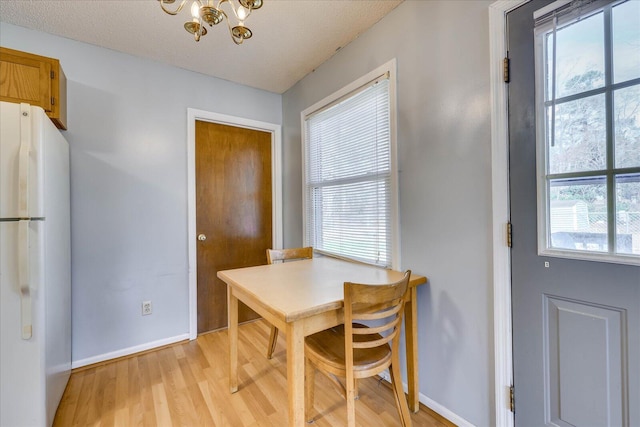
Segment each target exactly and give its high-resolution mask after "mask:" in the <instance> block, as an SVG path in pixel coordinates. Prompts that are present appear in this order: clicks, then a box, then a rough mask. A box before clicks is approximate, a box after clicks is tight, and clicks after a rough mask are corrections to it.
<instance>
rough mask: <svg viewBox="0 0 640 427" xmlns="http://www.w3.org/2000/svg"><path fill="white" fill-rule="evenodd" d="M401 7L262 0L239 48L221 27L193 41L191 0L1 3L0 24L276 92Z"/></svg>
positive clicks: (389, 2)
mask: <svg viewBox="0 0 640 427" xmlns="http://www.w3.org/2000/svg"><path fill="white" fill-rule="evenodd" d="M401 2H402V0H376V1H373V0H371V1H369V0H264V5H263V6H262V8H260V9H258V10H256V11H254V12H253V13H252V14H251V16H250V17H249V18H248V19H247V21H246V22H245V24H246V25H247V27H249V28H250V29H251V30H252V31H253V37H252V38H251V39H250V40H247V41H245V42H244V43H243V44H242V45H240V46H237V45H235V44H234V43H233V41H232V40H231V38H230V36H229V34H228V30H227V27H226V25H225V24H224V23H222V24H220V25H218V26H215V27H213V28H210V27H208V26H207V27H206V28H207V30H209V33H208V34H207V35H206V36H204V37H203V38H202V39H201V40H200V42H198V43H196V42H195V41H194V40H193V36H192V35H190V34H189V33H187V32H186V31H185V30H184V28H183V24H184V22H186V21H187V20H189V18H190V12H189V10H188V9H189V6H190V3H191V2H188V4H187V5H186V6H185V8H184V10H182V12H181V13H180V14H179V15H177V16H170V15H167V14H165V13H164V12H163V11H162V10H161V9H160V4H159V3H158V1H157V0H85V1H80V0H66V1H50V0H1V1H0V20H1V21H2V22H8V23H10V24H15V25H19V26H22V27H27V28H31V29H34V30H39V31H44V32H47V33H50V34H55V35H58V36H62V37H66V38H70V39H73V40H79V41H83V42H86V43H91V44H94V45H98V46H102V47H106V48H109V49H114V50H117V51H120V52H125V53H129V54H132V55H136V56H140V57H144V58H149V59H152V60H156V61H159V62H163V63H167V64H171V65H175V66H177V67H181V68H185V69H188V70H192V71H196V72H199V73H203V74H207V75H211V76H215V77H219V78H222V79H226V80H230V81H233V82H237V83H241V84H244V85H248V86H252V87H256V88H259V89H264V90H268V91H271V92H275V93H282V92H284V91H286V90H287V89H289V88H290V87H291V86H293V85H294V84H295V83H296V82H297V81H298V80H300V79H301V78H303V77H304V76H305V75H307V74H308V73H310V72H311V71H313V69H315V68H316V67H317V66H319V65H320V64H322V63H323V62H324V61H326V60H327V59H329V58H330V57H331V56H332V55H333V54H334V53H335V52H336V50H338V49H340V48H341V47H343V46H345V45H347V44H348V43H349V42H350V41H352V40H353V39H355V38H356V37H357V36H358V35H359V34H361V33H363V32H364V31H366V30H367V29H368V28H369V27H371V26H372V25H373V24H375V23H376V22H378V21H379V20H380V19H381V18H382V17H383V16H384V15H386V14H387V13H389V12H390V11H391V10H393V9H394V8H395V7H396V6H397V5H398V4H400V3H401ZM176 4H177V2H176ZM174 7H175V5H174Z"/></svg>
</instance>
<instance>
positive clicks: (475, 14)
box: [282, 1, 494, 426]
mask: <svg viewBox="0 0 640 427" xmlns="http://www.w3.org/2000/svg"><path fill="white" fill-rule="evenodd" d="M490 3H491V1H405V2H404V3H403V4H401V5H400V6H399V7H398V8H396V9H395V10H394V11H393V12H392V13H391V14H389V15H388V16H386V17H385V18H383V19H382V20H381V21H380V22H379V23H378V24H376V26H374V27H373V28H372V29H371V30H369V31H367V32H366V33H364V34H362V35H361V36H360V37H359V38H358V39H356V40H355V41H354V42H352V43H351V44H349V45H348V46H346V47H345V48H343V49H342V50H340V51H339V52H338V53H337V54H336V55H335V56H334V57H333V58H332V59H330V60H329V61H327V62H326V63H324V64H323V65H322V66H320V67H318V68H317V69H316V70H315V72H313V73H312V74H310V75H308V76H306V77H305V78H304V79H303V80H301V81H300V82H299V83H298V84H297V85H295V86H294V87H293V88H291V89H290V90H289V91H287V92H286V93H285V94H284V96H283V101H282V103H283V120H284V126H283V135H284V141H283V142H284V175H285V176H284V182H285V186H284V196H285V200H284V223H285V233H284V234H285V245H287V246H296V245H299V244H300V243H301V242H302V210H301V202H302V182H301V135H300V111H302V110H303V109H305V108H307V107H309V106H310V105H312V104H314V103H315V102H317V101H319V100H321V99H322V98H324V97H325V96H327V95H329V94H331V93H333V92H334V91H336V90H338V89H340V88H342V87H343V86H345V85H347V84H348V83H350V82H352V81H354V80H355V79H357V78H358V77H360V76H362V75H364V74H366V73H367V72H369V71H371V70H373V69H374V68H376V67H377V66H379V65H381V64H383V63H385V62H386V61H388V60H390V59H391V58H394V57H395V58H396V59H397V64H398V73H397V76H398V96H397V98H398V155H399V169H400V220H401V239H402V246H401V248H402V268H411V269H412V270H413V271H415V272H416V273H419V274H424V275H426V276H427V277H428V278H429V283H428V285H426V286H422V287H421V288H419V291H418V297H419V309H418V312H419V313H418V318H419V344H420V347H419V356H420V366H419V368H420V391H421V393H422V394H424V395H425V396H426V397H427V399H425V401H427V402H428V403H435V404H436V405H439V406H442V407H444V408H446V409H448V410H450V411H452V412H453V413H454V414H457V416H459V417H461V418H463V419H464V420H466V421H468V422H471V423H473V424H476V425H478V426H489V425H492V424H493V422H492V420H493V419H494V414H493V409H492V408H493V400H494V399H493V351H492V349H493V340H492V333H491V331H492V328H493V323H492V322H493V317H492V302H491V301H492V282H491V280H492V277H491V270H490V267H491V265H492V262H491V253H492V245H491V164H490V160H491V141H490V99H489V97H490V93H489V29H488V28H489V23H488V6H489V4H490Z"/></svg>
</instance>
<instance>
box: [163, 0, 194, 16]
mask: <svg viewBox="0 0 640 427" xmlns="http://www.w3.org/2000/svg"><path fill="white" fill-rule="evenodd" d="M159 1H160V7H161V8H162V10H163V11H165V13H168V14H169V15H174V16H175V15H177V14H178V13H180V11H181V10H182V8H183V7H184V5H185V4H186V3H187V0H182V1H181V2H180V5H179V6H178V8H177V9H176V10H169V9H167V8H166V7H164V0H159Z"/></svg>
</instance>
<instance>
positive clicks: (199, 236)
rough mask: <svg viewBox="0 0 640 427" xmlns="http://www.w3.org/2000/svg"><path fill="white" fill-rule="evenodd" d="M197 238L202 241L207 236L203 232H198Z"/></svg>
mask: <svg viewBox="0 0 640 427" xmlns="http://www.w3.org/2000/svg"><path fill="white" fill-rule="evenodd" d="M198 240H200V241H201V242H204V241H205V240H207V236H205V235H204V234H198Z"/></svg>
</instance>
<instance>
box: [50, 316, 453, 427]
mask: <svg viewBox="0 0 640 427" xmlns="http://www.w3.org/2000/svg"><path fill="white" fill-rule="evenodd" d="M268 334H269V327H268V325H267V324H266V323H265V322H264V321H263V320H259V321H256V322H250V323H246V324H244V325H241V326H240V328H239V343H238V353H239V354H240V356H239V360H238V366H239V369H238V374H239V382H240V390H239V391H238V392H237V393H235V394H231V393H229V385H228V376H227V366H228V362H227V360H228V354H227V353H228V350H227V349H228V340H227V332H226V330H224V331H219V332H213V333H209V334H205V335H201V336H199V337H198V339H197V340H194V341H191V342H184V343H179V344H176V345H173V346H169V347H165V348H162V349H159V350H155V351H151V352H147V353H144V354H139V355H136V356H134V357H129V358H123V359H119V360H116V361H113V362H109V363H105V364H102V365H99V366H92V367H89V368H88V369H81V370H76V371H74V372H73V373H72V375H71V379H70V381H69V384H68V385H67V389H66V391H65V393H64V395H63V397H62V401H61V403H60V406H59V408H58V412H57V414H56V418H55V421H54V426H57V427H61V426H65V427H66V426H98V425H100V426H117V427H124V426H163V427H164V426H196V427H197V426H231V427H241V426H242V427H250V426H273V427H282V426H286V425H288V424H287V423H288V411H287V378H286V365H285V363H286V360H285V359H286V351H285V346H284V344H285V339H286V336H284V334H281V335H280V339H279V340H278V346H277V348H276V351H275V353H274V357H273V359H271V360H267V359H266V357H265V350H266V345H267V341H268ZM359 390H360V400H359V401H358V402H357V404H356V407H357V413H356V419H357V421H358V423H359V425H361V426H367V427H372V426H397V425H400V424H399V421H398V414H397V411H396V407H395V403H394V401H393V394H392V392H391V389H390V388H389V387H387V386H386V385H385V384H384V383H381V382H380V381H379V380H377V379H376V378H368V379H365V380H361V382H360V383H359ZM315 395H316V398H315V407H314V408H315V413H316V416H315V422H314V424H311V425H315V426H318V427H324V426H343V425H345V424H346V402H345V401H344V399H343V398H342V397H341V395H340V394H339V393H338V392H337V391H336V389H335V388H334V386H333V385H332V384H331V383H330V382H329V380H328V379H327V378H325V377H324V376H323V375H317V376H316V393H315ZM412 420H413V425H414V426H425V427H446V426H450V425H452V424H450V423H448V422H446V420H444V419H442V418H439V416H438V415H437V414H435V413H433V412H431V411H430V410H429V409H427V408H425V407H422V408H421V410H420V411H419V412H418V413H417V414H413V415H412Z"/></svg>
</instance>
